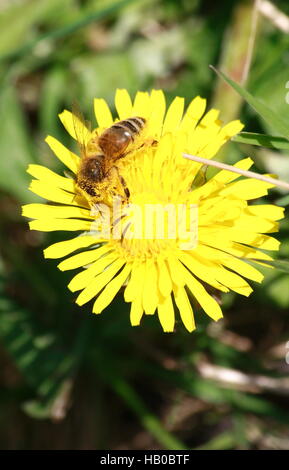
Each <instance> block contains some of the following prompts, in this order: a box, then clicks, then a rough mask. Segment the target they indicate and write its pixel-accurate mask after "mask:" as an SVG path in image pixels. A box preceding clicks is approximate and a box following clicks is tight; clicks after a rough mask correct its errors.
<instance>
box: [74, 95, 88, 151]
mask: <svg viewBox="0 0 289 470" xmlns="http://www.w3.org/2000/svg"><path fill="white" fill-rule="evenodd" d="M72 120H73V127H74V132H75V136H76V139H77V142H78V145H79V147H80V152H81V155H84V156H85V155H86V154H87V144H88V142H89V140H90V136H91V124H90V122H88V121H85V119H84V116H83V113H82V112H81V110H80V107H79V105H78V104H77V103H76V102H74V103H73V105H72Z"/></svg>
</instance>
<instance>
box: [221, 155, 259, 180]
mask: <svg viewBox="0 0 289 470" xmlns="http://www.w3.org/2000/svg"><path fill="white" fill-rule="evenodd" d="M253 163H254V162H253V160H251V158H244V159H243V160H240V161H239V162H237V163H235V165H233V166H234V167H235V168H239V169H240V170H249V168H251V166H252V165H253ZM237 178H240V175H238V174H237V173H233V172H232V171H227V170H221V171H219V173H217V174H216V175H215V176H214V179H215V180H216V181H219V182H220V183H226V184H228V183H230V182H231V181H234V180H235V179H237Z"/></svg>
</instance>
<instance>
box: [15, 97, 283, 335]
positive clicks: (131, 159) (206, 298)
mask: <svg viewBox="0 0 289 470" xmlns="http://www.w3.org/2000/svg"><path fill="white" fill-rule="evenodd" d="M115 106H116V110H117V113H118V118H117V120H116V121H118V120H124V119H128V118H131V117H133V116H141V117H142V118H144V119H145V120H146V127H145V135H144V136H143V139H144V141H148V142H151V143H152V142H153V144H151V145H139V146H137V147H135V148H134V149H132V151H131V152H129V153H128V155H127V156H126V157H125V158H121V159H119V160H117V161H116V166H117V169H118V172H119V173H120V175H121V176H122V177H123V178H124V180H125V182H126V184H127V187H128V189H129V194H130V196H129V205H128V206H126V207H130V206H137V207H139V208H140V222H141V223H142V224H141V225H142V228H141V230H140V231H138V235H137V236H136V235H135V236H124V233H123V232H122V235H121V236H120V237H113V236H111V235H112V231H113V230H115V228H116V226H115V225H113V224H110V225H109V230H108V232H109V233H108V234H107V236H106V237H104V236H103V235H102V236H100V235H99V233H100V232H99V230H98V228H96V225H95V224H96V223H98V222H97V221H99V214H98V216H96V215H94V212H93V210H92V209H93V208H92V204H91V203H90V201H89V199H85V198H82V199H79V194H78V193H77V189H76V185H75V181H74V180H73V179H71V178H68V177H65V176H60V175H58V174H56V173H54V172H53V171H51V170H49V169H47V168H45V167H43V166H41V165H30V166H29V168H28V173H30V174H31V175H32V176H33V177H34V178H35V179H33V180H32V182H31V185H30V190H31V191H33V192H34V193H36V194H37V195H39V196H41V197H42V198H44V199H46V200H48V201H50V202H51V203H53V204H44V203H39V204H28V205H26V206H24V208H23V215H24V216H26V217H29V218H31V219H34V220H32V221H30V223H29V224H30V228H31V229H32V230H41V231H46V232H49V231H55V230H59V231H67V232H78V234H77V236H74V237H73V238H69V239H68V240H65V241H61V242H58V243H55V244H53V245H51V246H49V247H48V248H46V249H45V250H44V256H45V258H54V259H57V258H65V259H64V260H63V261H61V262H60V264H59V265H58V267H59V269H60V270H62V271H66V270H75V269H79V268H81V270H80V271H79V272H78V273H77V274H76V275H74V277H73V278H72V280H71V282H70V283H69V285H68V287H69V289H70V290H71V291H72V292H78V297H77V298H76V303H77V304H78V305H80V306H81V305H83V304H85V303H87V302H89V301H91V300H93V301H94V304H93V308H92V309H93V312H94V313H101V312H102V311H103V310H104V309H105V308H106V307H107V306H108V305H109V304H110V303H111V301H112V300H113V299H114V297H115V296H116V294H117V293H118V292H119V291H120V290H121V288H122V287H123V288H124V290H123V295H124V299H125V301H126V302H129V303H130V304H131V310H130V321H131V324H132V325H133V326H136V325H139V324H140V321H141V319H142V316H143V315H144V314H146V315H153V314H155V313H157V315H158V318H159V321H160V323H161V325H162V328H163V330H164V331H165V332H171V331H173V330H174V326H175V316H176V315H179V316H180V318H181V320H182V322H183V324H184V326H185V327H186V329H187V330H188V331H190V332H191V331H193V330H194V329H195V321H194V312H193V307H192V299H195V300H196V301H197V303H198V304H199V305H200V307H201V308H202V309H203V310H204V312H205V313H206V314H207V315H208V316H209V317H211V318H212V319H213V320H219V319H220V318H221V317H222V311H221V308H220V305H219V303H218V302H217V301H216V300H215V297H214V296H212V295H211V294H210V293H209V292H208V288H209V289H211V287H213V288H214V289H217V290H218V291H221V292H229V291H234V292H237V293H238V294H241V295H244V296H249V295H250V293H251V292H252V288H251V286H250V285H249V283H248V282H247V280H250V281H256V282H261V281H262V278H263V275H262V274H261V273H260V272H259V271H258V269H256V267H253V266H252V264H251V263H248V262H247V261H248V260H252V259H254V260H257V261H255V265H256V266H258V264H259V265H261V264H262V262H263V261H266V260H271V259H272V258H271V257H270V256H269V255H268V254H267V253H264V252H263V251H262V250H278V247H279V242H278V241H277V240H275V239H274V238H272V237H271V235H268V234H271V233H272V232H276V231H278V222H277V220H278V219H281V218H282V217H283V209H282V208H280V207H277V206H275V205H272V204H258V205H252V204H250V201H252V200H254V199H256V198H259V197H261V196H264V195H266V194H267V191H268V189H269V188H271V187H273V185H272V184H269V183H266V182H263V181H257V180H252V179H246V178H240V177H239V176H238V175H237V174H235V173H232V172H230V171H226V170H222V171H219V172H218V173H217V174H216V175H215V176H214V177H212V178H211V179H209V180H208V181H207V182H203V184H201V185H200V184H197V183H196V181H197V176H198V175H199V171H200V168H201V164H199V163H197V162H191V161H188V160H186V159H184V158H183V157H182V154H183V153H184V152H185V153H189V154H192V155H198V156H201V157H203V158H212V157H214V155H215V154H216V153H217V151H218V150H219V149H220V147H221V146H222V145H223V144H225V142H227V141H228V140H229V139H230V138H231V137H232V136H234V135H235V134H237V133H238V132H240V130H241V129H242V127H243V125H242V124H241V123H240V121H238V120H236V121H232V122H230V123H229V124H226V125H223V123H222V122H221V121H220V120H219V119H218V114H219V112H218V111H217V110H215V109H211V110H210V111H208V112H205V108H206V101H205V100H204V99H202V98H200V97H196V98H195V99H193V101H192V102H191V103H190V105H189V106H188V108H187V110H186V111H185V112H184V99H183V98H180V97H176V98H175V99H174V100H173V101H172V103H171V105H170V106H169V107H168V109H167V110H166V102H165V97H164V94H163V92H162V91H161V90H153V91H152V92H151V93H150V94H149V93H145V92H138V93H137V94H136V96H135V99H134V101H133V102H132V100H131V98H130V96H129V94H128V93H127V91H125V90H117V92H116V95H115ZM94 109H95V117H96V121H97V127H96V129H95V130H94V131H92V133H90V131H89V130H88V129H85V132H86V136H87V137H86V138H87V141H88V142H89V140H90V139H91V138H92V135H95V133H98V134H100V133H101V132H102V131H103V130H104V129H107V128H109V127H110V126H111V125H112V124H113V123H114V122H115V121H114V120H113V117H112V114H111V112H110V109H109V107H108V105H107V104H106V102H105V101H104V100H103V99H95V101H94ZM59 117H60V119H61V121H62V123H63V125H64V126H65V128H66V130H67V131H68V133H69V134H70V135H71V136H72V137H73V138H74V139H75V138H76V137H77V136H76V134H75V128H74V126H73V116H72V114H71V113H70V112H68V111H64V112H63V113H62V114H60V116H59ZM80 125H83V124H80ZM46 142H47V144H48V145H49V146H50V148H51V149H52V151H53V152H54V153H55V155H56V157H57V158H58V159H60V160H61V162H62V163H63V164H64V165H65V166H66V167H67V168H68V169H69V170H70V171H72V172H73V173H74V174H77V171H78V168H79V164H80V157H79V156H78V155H76V154H75V153H73V152H72V151H70V150H69V149H68V148H66V147H65V146H64V145H63V144H61V143H60V142H59V141H58V140H56V139H55V138H54V137H51V136H49V137H47V139H46ZM252 163H253V162H252V160H251V159H250V158H245V159H243V160H241V161H239V162H238V163H236V165H235V166H236V167H238V168H241V169H244V170H248V169H249V168H250V167H251V165H252ZM147 205H150V206H158V207H160V206H161V207H163V206H166V207H167V206H168V207H169V208H170V209H174V208H176V211H178V210H179V207H182V208H184V207H185V211H184V212H183V217H184V218H185V219H186V217H187V215H188V214H187V212H188V208H189V207H196V208H197V216H198V223H197V228H196V234H197V241H196V243H195V244H194V246H191V247H189V248H188V246H187V245H186V243H185V241H186V240H184V238H185V237H183V236H182V235H180V234H177V235H176V236H174V237H172V236H171V234H168V231H167V230H166V231H165V233H166V234H167V236H163V237H157V234H156V231H155V229H154V228H151V225H150V228H151V233H150V236H149V237H147V236H145V235H146V233H145V232H146V230H147V228H148V224H149V222H147V219H144V212H145V207H146V206H147ZM125 210H126V209H125ZM130 217H131V216H130V214H129V211H128V210H127V212H125V215H124V218H123V219H124V221H126V223H127V225H126V228H128V232H129V231H130V230H131V228H132V223H131V220H130ZM143 222H144V223H143ZM97 227H98V226H97ZM136 228H137V227H136ZM165 228H166V229H167V228H168V220H167V219H166V222H165Z"/></svg>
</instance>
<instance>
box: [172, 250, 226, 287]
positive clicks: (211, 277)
mask: <svg viewBox="0 0 289 470" xmlns="http://www.w3.org/2000/svg"><path fill="white" fill-rule="evenodd" d="M179 259H180V261H181V262H182V263H183V264H184V265H185V266H187V267H188V269H189V270H190V271H191V272H192V273H194V274H195V275H196V276H197V277H198V278H199V279H201V280H202V281H205V282H206V283H208V284H210V285H211V286H213V287H215V288H216V289H219V290H220V291H222V292H228V291H229V290H228V288H227V287H225V286H223V285H222V284H220V283H219V282H218V281H217V280H216V276H215V274H216V273H215V269H214V265H213V264H212V263H209V262H208V261H206V262H203V259H202V261H200V260H199V259H198V258H197V257H196V256H192V254H191V253H190V254H189V253H181V254H180V255H179Z"/></svg>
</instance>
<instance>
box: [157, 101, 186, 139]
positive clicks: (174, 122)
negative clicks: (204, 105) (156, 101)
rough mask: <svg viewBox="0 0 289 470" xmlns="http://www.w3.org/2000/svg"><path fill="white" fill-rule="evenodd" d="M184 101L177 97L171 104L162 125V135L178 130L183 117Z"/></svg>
mask: <svg viewBox="0 0 289 470" xmlns="http://www.w3.org/2000/svg"><path fill="white" fill-rule="evenodd" d="M184 105H185V100H184V98H180V97H179V96H177V97H176V98H175V99H174V100H173V102H172V103H171V105H170V107H169V109H168V111H167V114H166V117H165V121H164V125H163V132H162V134H163V135H165V134H166V133H168V132H172V133H174V132H176V130H177V129H178V127H179V125H180V122H181V119H182V117H183V112H184Z"/></svg>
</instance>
